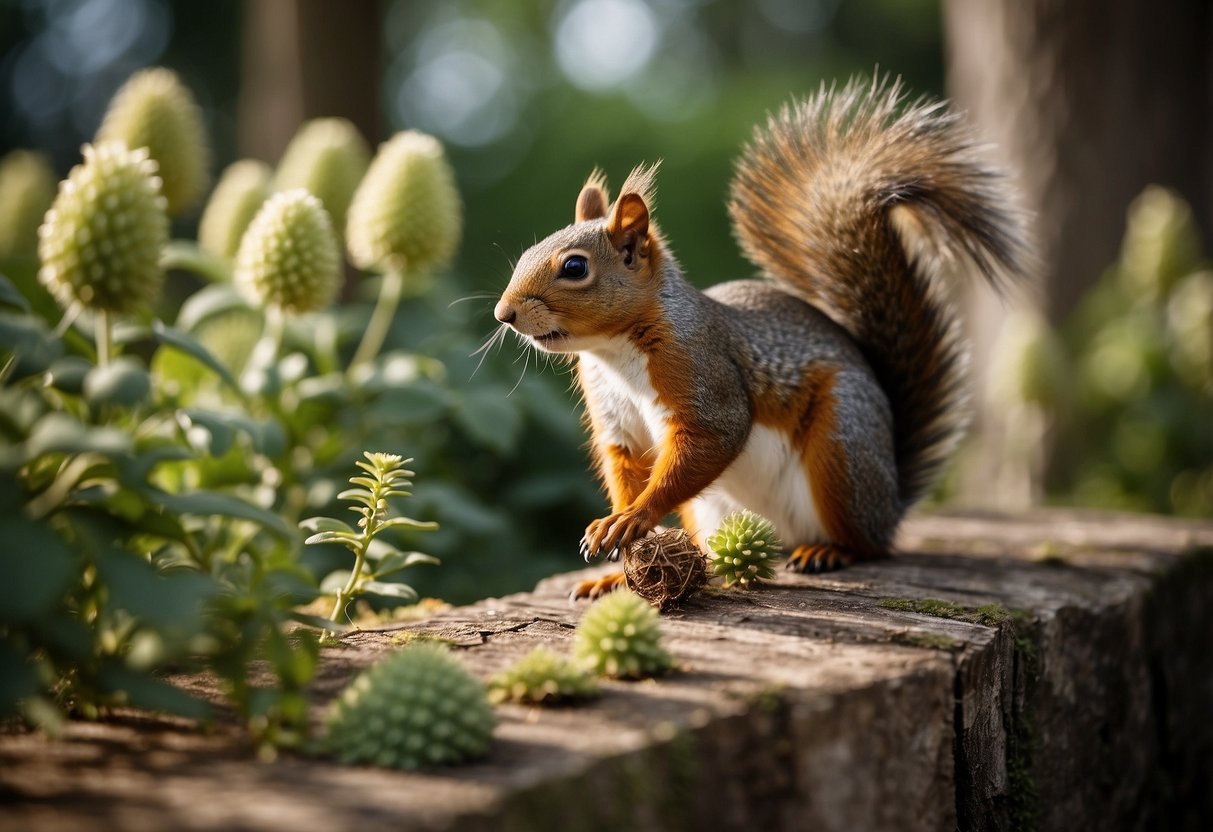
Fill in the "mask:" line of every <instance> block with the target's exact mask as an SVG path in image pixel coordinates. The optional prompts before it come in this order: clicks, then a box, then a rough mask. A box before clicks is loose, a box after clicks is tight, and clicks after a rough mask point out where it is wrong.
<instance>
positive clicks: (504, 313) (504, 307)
mask: <svg viewBox="0 0 1213 832" xmlns="http://www.w3.org/2000/svg"><path fill="white" fill-rule="evenodd" d="M493 315H494V316H495V317H496V318H497V320H499V321H501V322H502V323H503V324H512V323H514V321H515V320H516V319H517V318H518V313H517V312H515V311H514V307H513V306H510V303H509V301H507V300H506V299H505V298H502V299H501V300H499V301H497V307H496V308H495V309H494V310H493Z"/></svg>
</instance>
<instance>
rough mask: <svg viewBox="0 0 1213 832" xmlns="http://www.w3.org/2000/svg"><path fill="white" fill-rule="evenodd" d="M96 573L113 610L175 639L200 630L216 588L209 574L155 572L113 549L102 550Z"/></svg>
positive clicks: (138, 558)
mask: <svg viewBox="0 0 1213 832" xmlns="http://www.w3.org/2000/svg"><path fill="white" fill-rule="evenodd" d="M97 574H98V575H100V576H101V578H102V580H103V581H104V583H105V586H106V587H107V589H108V590H109V604H110V605H111V607H112V608H114V609H122V610H126V611H127V612H129V613H130V614H131V615H133V616H134V617H135V618H137V619H138V620H140V621H142V622H144V623H146V624H148V625H150V626H152V627H154V628H156V629H157V630H158V631H161V632H162V633H172V634H174V635H176V636H178V637H181V636H188V635H191V634H193V633H194V632H196V631H197V630H198V629H200V628H201V626H202V621H203V614H204V612H205V609H206V604H207V603H208V602H209V601H210V599H211V598H213V597H214V596H215V594H216V593H217V592H218V589H219V587H218V584H216V583H215V582H214V580H213V579H212V578H210V576H208V575H204V574H202V573H200V572H195V571H193V570H185V569H178V570H174V571H172V572H158V571H156V569H155V568H154V567H153V566H152V565H151V564H150V563H148V562H147V561H146V560H144V559H143V558H142V557H141V556H139V555H136V554H135V553H134V552H130V551H127V550H125V549H120V548H118V547H116V546H107V547H105V548H103V549H102V550H101V552H100V553H99V557H98V558H97Z"/></svg>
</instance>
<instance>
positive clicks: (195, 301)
mask: <svg viewBox="0 0 1213 832" xmlns="http://www.w3.org/2000/svg"><path fill="white" fill-rule="evenodd" d="M248 308H249V306H248V302H247V301H246V300H245V299H244V298H243V297H242V296H241V295H240V293H239V292H238V291H236V289H235V287H234V286H231V285H229V284H215V285H212V286H203V287H202V288H201V289H199V290H198V291H197V292H194V294H192V295H190V296H189V297H188V298H187V299H186V301H185V302H184V303H182V304H181V311H179V312H178V313H177V321H176V328H177V329H178V330H180V331H182V332H193V331H194V329H195V328H196V327H197V326H198V324H200V323H202V322H203V321H205V320H206V319H208V318H211V317H213V316H215V315H221V314H223V313H224V312H229V311H231V310H233V309H248Z"/></svg>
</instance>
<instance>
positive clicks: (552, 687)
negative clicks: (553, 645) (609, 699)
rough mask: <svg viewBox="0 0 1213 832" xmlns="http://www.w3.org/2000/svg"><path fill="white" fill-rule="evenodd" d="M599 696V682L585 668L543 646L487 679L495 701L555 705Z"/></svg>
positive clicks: (491, 697) (490, 696) (490, 692)
mask: <svg viewBox="0 0 1213 832" xmlns="http://www.w3.org/2000/svg"><path fill="white" fill-rule="evenodd" d="M598 695H599V690H598V683H597V682H596V681H594V677H593V676H591V675H590V674H589V673H588V672H586V670H585V668H584V667H582V666H581V665H579V664H577V663H576V662H573V661H570V660H569V659H566V658H564V657H563V656H560V655H558V654H557V653H555V652H554V651H553V650H551V649H550V648H548V647H544V646H542V645H541V646H539V647H536V648H535V649H534V650H532V651H531V652H529V653H527V654H526V655H525V656H523V657H522V658H520V659H518V661H516V662H514V663H513V664H512V665H510V667H509V668H507V669H506V670H505V671H504V672H503V673H499V674H497V675H496V676H494V677H493V678H492V679H491V680H489V699H490V700H491V701H493V702H494V703H498V702H519V703H523V704H531V705H541V704H558V703H566V702H571V701H574V700H577V699H591V698H593V697H595V696H598Z"/></svg>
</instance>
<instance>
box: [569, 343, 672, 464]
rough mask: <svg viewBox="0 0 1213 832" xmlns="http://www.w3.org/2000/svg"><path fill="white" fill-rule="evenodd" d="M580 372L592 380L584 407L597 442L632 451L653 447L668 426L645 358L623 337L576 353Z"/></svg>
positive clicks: (665, 413) (666, 410)
mask: <svg viewBox="0 0 1213 832" xmlns="http://www.w3.org/2000/svg"><path fill="white" fill-rule="evenodd" d="M580 360H581V368H580V369H581V372H582V373H585V374H586V375H587V376H588V377H589V378H592V379H593V383H592V385H591V386H592V389H593V391H594V392H593V395H592V397H589V400H588V402H587V403H588V405H589V407H590V412H591V413H592V414H593V416H594V421H595V424H597V426H598V429H599V437H598V441H600V442H602V443H605V444H609V445H623V446H624V447H627V448H630V449H632V450H634V451H645V450H649V449H651V448H654V447H656V445H657V444H658V442H659V441H660V439H661V437H662V436H664V435H665V432H666V428H667V425H668V424H669V415H670V412H669V410H668V409H667V408H666V407H665V406H664V405H662V404H661V403H660V402H659V401H658V400H657V391H656V390H654V389H653V382H652V381H651V380H650V378H649V360H648V357H647V356H646V355H645V354H644V353H643V352H641V351H640V350H638V349H637V348H636V347H635V346H634V345H633V344H632V342H631V341H629V340H627V339H626V338H611V339H603V340H602V341H600V342H598V343H596V344H595V345H594V346H593V348H592V349H590V350H587V351H585V352H582V353H581V354H580Z"/></svg>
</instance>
